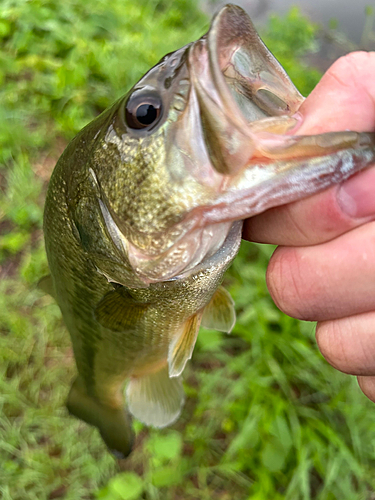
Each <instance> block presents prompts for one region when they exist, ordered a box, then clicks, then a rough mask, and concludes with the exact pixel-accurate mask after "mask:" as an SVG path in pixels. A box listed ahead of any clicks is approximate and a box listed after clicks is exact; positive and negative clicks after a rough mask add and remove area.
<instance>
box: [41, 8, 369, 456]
mask: <svg viewBox="0 0 375 500" xmlns="http://www.w3.org/2000/svg"><path fill="white" fill-rule="evenodd" d="M302 102H303V98H302V96H301V95H300V94H299V93H298V91H297V90H296V89H295V87H294V86H293V84H292V82H291V81H290V80H289V78H288V76H287V75H286V73H285V71H284V70H283V69H282V68H281V66H280V65H279V64H278V62H277V61H276V59H275V58H274V57H273V56H272V54H271V53H270V52H269V51H268V49H267V48H266V47H265V46H264V44H263V42H262V41H261V40H260V38H259V37H258V35H257V33H256V31H255V29H254V27H253V25H252V23H251V21H250V19H249V18H248V16H247V15H246V13H245V12H244V11H243V10H242V9H240V8H239V7H237V6H233V5H227V6H225V7H224V8H223V9H222V10H221V11H220V12H219V13H218V14H217V16H216V17H215V18H214V20H213V22H212V25H211V27H210V30H209V31H208V33H207V34H206V35H204V36H203V37H202V38H201V39H199V40H197V41H196V42H194V43H191V44H189V45H187V46H185V47H183V48H182V49H179V50H177V51H176V52H174V53H171V54H168V55H167V56H165V57H164V58H163V59H162V60H161V61H160V62H159V63H158V64H157V65H156V66H155V67H154V68H152V69H151V70H150V71H149V72H148V73H147V74H146V75H145V76H144V77H142V79H141V80H140V81H139V82H138V83H137V84H136V85H135V86H134V87H133V88H132V89H131V90H130V91H129V92H128V94H126V96H124V97H123V98H121V99H119V100H118V101H117V102H115V103H114V105H113V106H112V107H111V108H109V109H108V110H106V111H105V112H104V113H103V114H102V115H100V116H99V117H98V118H96V119H95V120H94V121H93V122H92V123H90V124H89V125H88V126H86V127H85V128H84V129H83V130H82V131H81V132H80V133H79V134H78V135H77V137H75V138H74V139H73V141H72V142H71V143H70V144H69V145H68V147H67V148H66V150H65V151H64V153H63V154H62V156H61V158H60V159H59V161H58V163H57V165H56V167H55V170H54V172H53V175H52V177H51V181H50V184H49V188H48V193H47V199H46V204H45V216H44V233H45V241H46V251H47V257H48V262H49V267H50V270H51V282H50V284H49V285H48V286H49V289H50V290H51V292H52V293H53V295H54V296H55V297H56V300H57V302H58V304H59V306H60V308H61V311H62V315H63V318H64V321H65V323H66V326H67V328H68V330H69V332H70V335H71V338H72V343H73V349H74V356H75V360H76V364H77V370H78V377H77V379H76V380H75V382H74V383H73V386H72V389H71V391H70V394H69V397H68V403H67V406H68V409H69V411H70V412H71V413H72V414H74V415H76V416H77V417H79V418H81V419H83V420H84V421H86V422H88V423H90V424H92V425H95V426H96V427H97V428H98V429H99V431H100V433H101V435H102V437H103V439H104V441H105V442H106V444H107V446H108V447H109V448H110V449H111V450H112V451H113V452H114V453H115V454H117V455H118V456H126V455H128V454H129V453H130V451H131V446H132V432H131V427H130V420H129V412H128V410H129V411H130V413H131V414H132V415H133V416H135V417H136V418H138V419H139V420H141V421H143V422H144V423H146V424H148V425H153V426H156V427H163V426H166V425H169V424H170V423H172V422H173V421H175V420H176V419H177V418H178V416H179V414H180V411H181V407H182V405H183V400H184V394H183V389H182V385H181V374H182V372H183V370H184V367H185V365H186V362H187V360H188V359H190V357H191V355H192V352H193V349H194V345H195V341H196V338H197V334H198V331H199V327H200V325H204V326H206V327H209V328H214V329H217V330H219V331H223V332H230V331H231V329H232V328H233V325H234V323H235V312H234V305H233V301H232V299H231V297H230V296H229V294H228V292H226V291H225V290H224V289H223V288H222V287H221V286H220V283H221V281H222V278H223V274H224V272H225V270H226V269H227V268H228V266H229V265H230V263H231V261H232V260H233V259H234V257H235V255H236V253H237V251H238V248H239V242H240V237H241V227H242V223H241V220H242V219H244V218H246V217H249V216H252V215H255V214H257V213H260V212H262V211H264V210H266V209H268V208H270V207H272V206H277V205H281V204H283V203H287V202H289V201H293V200H296V199H299V198H302V197H305V196H308V195H309V194H311V193H314V192H316V191H318V190H321V189H324V188H325V187H327V186H329V185H331V184H332V183H334V182H341V181H342V180H344V179H345V178H347V177H349V176H350V175H352V174H353V173H355V172H356V171H358V170H360V169H362V168H365V167H366V166H367V165H369V164H370V163H371V162H372V161H374V157H375V147H374V138H373V136H372V135H371V134H358V133H356V132H337V133H331V134H322V135H316V136H296V135H293V131H294V130H295V129H296V127H297V126H298V115H297V118H296V117H295V113H296V111H297V110H298V108H299V106H300V104H301V103H302ZM126 381H127V387H126V404H127V408H126V406H125V400H124V394H123V390H124V385H125V382H126Z"/></svg>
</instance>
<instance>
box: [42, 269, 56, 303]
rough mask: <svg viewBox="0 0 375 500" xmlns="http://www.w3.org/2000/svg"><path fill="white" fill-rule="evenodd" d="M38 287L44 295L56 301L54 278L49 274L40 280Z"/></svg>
mask: <svg viewBox="0 0 375 500" xmlns="http://www.w3.org/2000/svg"><path fill="white" fill-rule="evenodd" d="M37 287H38V288H39V289H40V290H42V291H43V292H44V293H47V294H48V295H51V297H53V298H54V299H55V300H56V291H55V287H54V286H53V281H52V276H51V275H50V274H47V275H46V276H43V278H40V280H39V281H38V284H37Z"/></svg>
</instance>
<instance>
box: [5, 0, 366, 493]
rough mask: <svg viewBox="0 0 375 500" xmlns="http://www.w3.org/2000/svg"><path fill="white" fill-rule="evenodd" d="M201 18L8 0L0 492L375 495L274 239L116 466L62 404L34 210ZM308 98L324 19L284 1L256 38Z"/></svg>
mask: <svg viewBox="0 0 375 500" xmlns="http://www.w3.org/2000/svg"><path fill="white" fill-rule="evenodd" d="M207 26H208V20H207V18H206V17H205V16H204V15H203V14H202V13H201V12H200V11H199V10H198V8H197V5H196V4H195V3H194V2H192V1H187V0H177V1H176V0H175V1H173V2H172V1H169V0H162V1H157V0H153V1H145V0H138V1H137V2H135V1H130V0H111V1H109V0H98V1H95V2H94V1H89V2H81V1H79V0H66V1H65V2H55V1H52V0H50V1H44V0H33V1H26V0H3V1H2V3H1V5H0V39H1V42H0V43H1V46H2V50H1V53H0V83H1V85H0V159H1V167H0V186H1V190H2V196H1V197H0V219H1V220H0V278H1V279H0V370H1V377H0V412H1V418H0V463H1V467H0V497H1V498H3V499H4V500H21V499H22V500H24V499H27V500H28V499H30V500H44V499H46V500H47V499H48V500H50V499H53V498H64V499H71V500H76V499H95V498H100V499H105V500H137V499H141V498H142V499H146V500H177V499H183V500H196V499H199V500H208V499H210V500H211V499H215V500H216V499H217V500H232V499H239V500H247V499H251V500H271V499H272V500H277V499H288V500H299V499H301V500H309V499H314V500H315V499H317V500H318V499H319V500H331V499H332V500H335V499H338V498H339V499H340V500H353V499H356V500H371V499H372V498H374V491H375V479H374V473H373V471H374V467H375V413H374V409H373V406H372V404H371V403H370V402H369V401H368V400H367V399H366V398H365V397H364V396H363V395H362V393H361V392H360V391H359V389H358V387H357V383H356V381H355V379H354V378H353V377H348V376H345V375H343V374H340V373H338V372H336V371H335V370H334V369H333V368H331V367H330V366H329V365H328V364H327V363H326V362H325V361H324V360H323V358H322V356H321V355H320V354H319V352H318V350H317V347H316V344H315V340H314V325H313V324H311V323H303V322H299V321H296V320H294V319H291V318H289V317H287V316H285V315H283V314H282V313H281V312H280V311H278V309H277V308H276V307H275V305H274V304H273V303H272V301H271V299H270V297H269V295H268V292H267V289H266V286H265V280H264V273H265V268H266V265H267V261H268V259H269V257H270V255H271V252H272V248H270V247H268V246H260V245H250V244H244V245H243V247H242V249H241V252H240V255H239V256H238V258H237V259H236V261H235V263H234V265H233V266H232V268H231V270H230V271H229V273H228V275H227V278H226V283H227V285H228V287H229V289H230V291H231V293H232V295H233V297H234V299H235V302H236V307H237V313H238V321H237V324H236V327H235V329H234V331H233V333H232V334H231V335H230V336H226V335H222V334H219V333H217V332H213V331H202V332H201V333H200V336H199V339H198V343H197V348H196V350H195V352H194V356H193V360H192V361H191V363H190V364H189V366H188V367H187V369H186V372H185V388H186V393H187V401H186V405H185V408H184V411H183V414H182V416H181V418H180V420H179V421H178V422H177V423H176V424H175V425H174V426H172V427H171V428H168V429H164V430H152V429H147V428H145V427H144V426H142V425H141V424H140V423H138V422H134V427H135V431H136V434H137V440H136V448H135V451H134V453H133V455H132V456H131V458H130V459H129V460H128V461H127V462H125V463H117V462H116V461H115V460H114V459H113V458H112V456H111V455H109V454H108V453H107V451H106V449H105V446H104V445H103V443H102V441H101V439H100V437H99V436H98V433H97V431H96V430H95V429H92V428H90V427H88V426H86V425H85V424H83V423H81V422H78V421H77V420H75V419H73V418H70V417H69V416H68V414H67V411H66V410H65V408H64V401H65V399H66V396H67V393H68V390H69V386H70V382H71V380H72V377H73V376H74V360H73V357H72V351H71V347H70V341H69V338H68V334H67V332H66V330H65V328H64V326H63V324H62V320H61V315H60V312H59V309H58V307H57V306H56V304H55V303H54V301H53V299H52V298H50V297H49V296H44V295H43V294H42V293H41V292H40V291H38V290H37V289H36V283H37V281H38V279H39V278H40V277H42V276H43V275H44V274H46V273H47V264H46V258H45V254H44V247H43V239H42V231H41V227H42V207H43V199H44V194H45V188H46V180H47V179H48V177H49V175H50V172H51V169H52V167H53V164H54V161H55V160H56V158H57V157H58V155H59V154H60V152H61V150H62V148H63V146H64V144H66V142H67V141H68V140H69V139H70V138H71V137H73V135H74V134H75V133H76V132H77V131H78V130H79V129H80V128H81V127H82V126H83V125H84V124H85V123H87V122H88V121H89V120H90V119H91V118H92V117H93V116H95V115H96V114H97V113H99V112H100V111H102V110H103V109H104V108H105V107H106V106H107V105H109V104H110V103H111V102H113V101H114V100H115V99H116V98H118V97H119V96H120V95H122V94H123V93H125V91H126V90H127V88H129V87H130V86H131V85H132V84H133V83H134V82H135V81H136V80H137V79H138V78H139V77H140V76H141V75H142V74H143V73H144V72H145V71H146V70H147V69H148V68H149V67H150V66H151V65H153V64H154V63H156V62H157V61H158V59H159V58H160V57H162V56H163V55H164V54H165V53H166V52H169V51H171V50H174V49H176V48H178V47H180V46H182V45H183V44H185V43H187V42H189V41H191V40H194V39H195V38H197V37H198V36H200V35H201V34H202V33H203V32H204V30H205V29H206V28H207ZM265 38H266V40H267V43H268V44H269V46H270V48H271V49H272V50H273V52H274V53H275V54H276V55H277V56H278V57H279V58H280V60H281V61H282V63H283V64H284V66H285V67H286V68H287V70H288V72H289V74H290V75H291V76H292V78H293V79H294V81H295V82H296V84H297V85H298V87H299V88H300V89H301V91H302V92H304V93H307V92H309V91H310V90H311V88H312V87H313V85H314V84H315V83H316V81H317V80H318V78H319V73H318V72H317V71H316V70H314V69H310V68H307V67H306V66H305V65H304V64H302V63H301V61H300V57H301V56H303V55H304V54H305V53H306V52H308V51H311V50H315V48H316V44H317V41H316V27H315V26H313V25H311V24H310V23H309V22H308V21H306V20H305V19H304V18H302V17H301V16H300V14H299V13H298V11H296V10H293V11H291V13H290V14H289V15H288V17H287V18H285V19H283V20H280V19H278V18H273V19H272V20H271V22H270V25H269V27H268V29H267V31H266V33H265Z"/></svg>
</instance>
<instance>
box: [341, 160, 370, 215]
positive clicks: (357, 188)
mask: <svg viewBox="0 0 375 500" xmlns="http://www.w3.org/2000/svg"><path fill="white" fill-rule="evenodd" d="M337 201H338V203H339V205H340V207H341V210H342V211H343V212H344V213H346V214H347V215H349V216H350V217H356V218H362V217H369V216H371V215H375V168H369V169H367V170H364V171H363V172H361V173H359V174H356V175H355V176H354V177H351V178H350V179H348V180H347V181H345V182H344V183H343V184H342V185H341V186H340V188H339V190H338V193H337Z"/></svg>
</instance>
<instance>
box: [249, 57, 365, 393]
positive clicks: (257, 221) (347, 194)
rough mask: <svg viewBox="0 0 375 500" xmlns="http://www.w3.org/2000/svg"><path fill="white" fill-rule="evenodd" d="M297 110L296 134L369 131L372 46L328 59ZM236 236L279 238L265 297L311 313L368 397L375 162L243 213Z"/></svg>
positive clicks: (338, 362)
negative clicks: (247, 215)
mask: <svg viewBox="0 0 375 500" xmlns="http://www.w3.org/2000/svg"><path fill="white" fill-rule="evenodd" d="M300 112H301V114H302V116H303V118H304V121H303V124H302V126H301V128H300V129H299V130H298V133H299V134H316V133H321V132H328V131H338V130H347V129H350V130H355V131H359V132H362V131H363V132H370V131H375V52H370V53H366V52H355V53H352V54H349V55H347V56H345V57H343V58H341V59H339V60H338V61H336V62H335V63H334V64H333V66H332V67H331V68H330V69H329V70H328V71H327V73H326V74H325V75H324V76H323V78H322V80H321V81H320V83H319V84H318V85H317V87H316V88H315V89H314V91H313V92H312V93H311V95H310V96H309V97H308V98H307V99H306V101H305V102H304V104H303V105H302V107H301V109H300ZM243 237H244V238H245V239H247V240H250V241H257V242H262V243H273V244H278V245H281V246H279V247H278V248H277V249H276V251H275V253H274V254H273V256H272V258H271V261H270V263H269V266H268V271H267V284H268V288H269V291H270V293H271V295H272V298H273V299H274V301H275V303H276V304H277V306H278V307H279V308H280V309H281V310H282V311H284V312H285V313H287V314H289V315H290V316H294V317H296V318H300V319H304V320H310V321H318V324H317V331H316V338H317V342H318V346H319V349H320V350H321V352H322V354H323V356H324V357H325V358H326V359H327V361H328V362H329V363H330V364H331V365H332V366H334V367H335V368H337V369H338V370H341V371H342V372H345V373H349V374H352V375H357V376H358V382H359V385H360V387H361V389H362V391H363V392H364V393H365V394H366V396H367V397H368V398H370V399H371V400H372V401H374V402H375V166H374V167H371V168H369V169H367V170H365V171H363V172H361V173H359V174H357V175H355V176H354V177H352V178H351V179H349V180H347V181H345V182H344V183H343V184H341V185H339V186H333V187H331V188H330V189H328V190H326V191H324V192H322V193H319V194H316V195H314V196H311V197H310V198H307V199H305V200H301V201H297V202H294V203H290V204H288V205H284V206H281V207H277V208H274V209H271V210H268V211H267V212H264V213H263V214H260V215H257V216H256V217H253V218H251V219H248V220H247V221H246V222H245V225H244V231H243Z"/></svg>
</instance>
